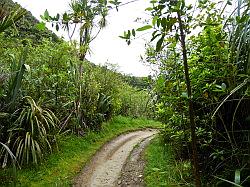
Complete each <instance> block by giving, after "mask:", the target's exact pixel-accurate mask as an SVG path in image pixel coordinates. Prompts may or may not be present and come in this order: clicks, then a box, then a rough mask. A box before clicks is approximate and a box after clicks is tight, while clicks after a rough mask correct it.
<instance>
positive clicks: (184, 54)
mask: <svg viewBox="0 0 250 187" xmlns="http://www.w3.org/2000/svg"><path fill="white" fill-rule="evenodd" d="M177 15H178V23H179V28H180V40H181V45H182V57H183V63H184V70H185V78H186V84H187V92H188V100H189V118H190V130H191V138H192V153H193V154H192V156H193V164H194V167H193V172H194V177H195V186H196V187H201V178H200V173H199V162H198V153H197V145H196V144H197V140H196V133H195V120H194V107H193V100H192V89H191V83H190V78H189V68H188V63H187V49H186V42H185V34H184V27H183V23H182V19H181V13H180V12H177Z"/></svg>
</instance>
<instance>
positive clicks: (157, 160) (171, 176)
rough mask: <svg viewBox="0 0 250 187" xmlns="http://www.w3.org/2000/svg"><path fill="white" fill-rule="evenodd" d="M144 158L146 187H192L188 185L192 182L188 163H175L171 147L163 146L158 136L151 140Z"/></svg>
mask: <svg viewBox="0 0 250 187" xmlns="http://www.w3.org/2000/svg"><path fill="white" fill-rule="evenodd" d="M144 156H145V160H146V166H145V169H144V179H145V183H146V186H147V187H158V186H166V187H174V186H192V184H191V183H189V181H192V179H191V164H190V162H189V161H176V160H175V158H174V154H173V151H172V150H171V146H170V145H167V144H165V145H164V144H163V143H162V141H161V137H160V136H158V137H156V138H155V139H153V140H152V142H151V144H149V146H148V147H147V148H146V150H145V155H144ZM190 179H191V180H190Z"/></svg>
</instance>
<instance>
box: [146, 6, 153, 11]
mask: <svg viewBox="0 0 250 187" xmlns="http://www.w3.org/2000/svg"><path fill="white" fill-rule="evenodd" d="M152 10H153V8H152V7H148V8H146V9H145V11H152Z"/></svg>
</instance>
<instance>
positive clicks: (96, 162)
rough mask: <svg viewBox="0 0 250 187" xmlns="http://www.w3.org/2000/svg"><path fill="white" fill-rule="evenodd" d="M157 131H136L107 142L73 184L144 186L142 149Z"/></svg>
mask: <svg viewBox="0 0 250 187" xmlns="http://www.w3.org/2000/svg"><path fill="white" fill-rule="evenodd" d="M157 132H158V131H157V130H152V129H146V130H140V131H135V132H131V133H128V134H123V135H121V136H118V137H117V138H115V139H113V140H112V141H110V142H109V143H106V144H105V145H104V146H103V147H102V148H101V149H100V150H99V151H98V152H97V153H96V154H95V156H94V157H93V158H92V159H91V161H90V162H89V163H88V164H87V165H86V166H85V167H84V168H83V170H82V172H81V174H80V175H79V176H78V177H77V178H76V179H75V180H74V185H73V186H76V187H117V186H143V178H142V175H143V173H142V172H143V167H144V163H143V161H140V160H141V159H140V158H141V152H142V151H143V149H144V148H145V146H146V145H147V144H148V143H149V141H150V139H152V137H153V135H155V134H156V133H157Z"/></svg>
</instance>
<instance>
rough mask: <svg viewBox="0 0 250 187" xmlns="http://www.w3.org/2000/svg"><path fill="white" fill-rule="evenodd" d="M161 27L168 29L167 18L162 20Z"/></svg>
mask: <svg viewBox="0 0 250 187" xmlns="http://www.w3.org/2000/svg"><path fill="white" fill-rule="evenodd" d="M161 26H162V27H163V29H165V28H166V26H167V19H166V18H162V20H161Z"/></svg>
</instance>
